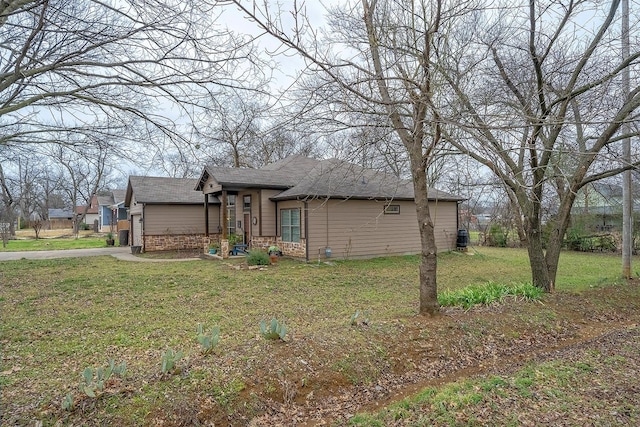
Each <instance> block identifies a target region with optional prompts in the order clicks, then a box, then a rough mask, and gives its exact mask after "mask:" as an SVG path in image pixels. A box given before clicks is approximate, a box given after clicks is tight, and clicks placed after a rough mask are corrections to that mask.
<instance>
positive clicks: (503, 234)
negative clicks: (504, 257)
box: [488, 224, 508, 248]
mask: <svg viewBox="0 0 640 427" xmlns="http://www.w3.org/2000/svg"><path fill="white" fill-rule="evenodd" d="M507 236H508V232H507V231H505V230H504V228H503V227H502V226H501V225H500V224H491V228H490V229H489V242H488V243H489V246H498V247H500V248H506V247H507Z"/></svg>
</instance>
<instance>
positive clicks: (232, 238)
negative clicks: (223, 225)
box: [228, 234, 242, 249]
mask: <svg viewBox="0 0 640 427" xmlns="http://www.w3.org/2000/svg"><path fill="white" fill-rule="evenodd" d="M228 239H229V249H231V248H233V246H234V245H237V244H238V243H242V236H241V235H239V234H229V237H228Z"/></svg>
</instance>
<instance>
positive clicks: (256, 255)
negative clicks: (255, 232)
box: [247, 250, 271, 265]
mask: <svg viewBox="0 0 640 427" xmlns="http://www.w3.org/2000/svg"><path fill="white" fill-rule="evenodd" d="M270 263H271V261H270V260H269V255H268V254H267V253H266V252H264V251H260V250H254V251H249V254H248V255H247V264H248V265H269V264H270Z"/></svg>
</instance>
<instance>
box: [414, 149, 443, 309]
mask: <svg viewBox="0 0 640 427" xmlns="http://www.w3.org/2000/svg"><path fill="white" fill-rule="evenodd" d="M416 145H417V146H418V147H421V146H422V145H421V144H416ZM410 158H411V173H412V176H413V191H414V193H415V204H416V214H417V219H418V229H419V231H420V247H421V255H420V314H422V315H429V316H434V315H436V314H438V312H439V305H438V286H437V282H436V278H437V275H436V269H437V266H438V258H437V256H436V239H435V234H434V226H433V221H432V220H431V213H430V211H429V196H428V194H427V191H428V187H427V173H426V170H425V168H424V164H423V160H422V152H421V150H419V149H418V150H416V151H415V152H411V157H410Z"/></svg>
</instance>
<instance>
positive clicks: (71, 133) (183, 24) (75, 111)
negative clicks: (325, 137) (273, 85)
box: [0, 0, 270, 146]
mask: <svg viewBox="0 0 640 427" xmlns="http://www.w3.org/2000/svg"><path fill="white" fill-rule="evenodd" d="M218 18H219V16H218V14H217V13H216V10H214V8H212V7H208V6H206V5H205V4H204V3H203V2H174V1H171V0H166V1H164V0H151V1H148V0H144V1H143V0H123V1H121V2H118V3H117V7H116V6H114V5H113V4H111V3H109V2H101V1H97V0H90V1H83V2H70V1H66V0H9V1H3V2H0V40H1V41H2V43H0V64H1V65H0V129H2V132H0V144H9V143H10V144H13V145H15V144H20V143H26V144H33V143H42V142H46V143H50V142H51V143H60V144H66V143H69V141H74V140H75V141H85V142H86V140H83V139H82V137H79V135H80V136H87V135H88V134H90V135H95V134H96V133H101V134H103V135H114V132H117V134H118V135H120V138H121V139H120V140H119V144H120V145H121V146H122V144H126V143H129V144H131V145H137V144H140V141H145V143H146V144H151V143H152V142H153V141H152V140H150V139H148V138H146V135H145V130H146V129H150V128H155V129H158V130H160V132H162V133H163V134H164V135H166V136H168V137H169V138H171V139H172V140H173V141H174V142H175V143H188V139H187V138H185V135H184V134H183V132H182V129H181V127H180V125H179V123H180V122H182V121H183V119H182V118H181V116H187V117H188V116H190V115H191V114H192V113H193V111H194V110H195V109H197V108H198V107H199V102H200V100H201V99H204V98H210V97H211V96H212V94H213V93H215V91H216V90H217V88H220V87H237V86H239V85H242V84H243V82H244V81H246V80H247V78H249V77H251V79H253V80H256V84H260V81H263V80H265V79H268V78H269V76H268V74H265V73H264V71H262V70H270V69H269V67H260V68H254V67H253V66H254V65H258V64H257V58H255V57H254V52H253V50H252V46H251V43H248V42H247V41H246V40H244V39H242V38H241V37H237V36H235V35H234V34H233V33H232V32H231V31H229V30H227V29H225V28H224V27H222V25H220V24H217V23H216V21H217V20H218ZM256 70H257V71H256ZM105 117H108V118H109V120H108V121H105ZM102 140H103V141H104V142H106V141H113V139H111V138H108V137H105V138H103V139H102Z"/></svg>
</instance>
